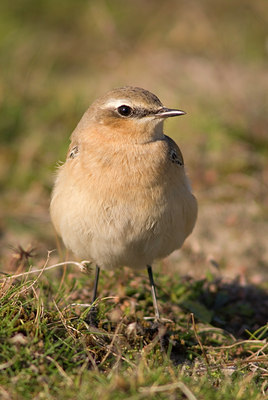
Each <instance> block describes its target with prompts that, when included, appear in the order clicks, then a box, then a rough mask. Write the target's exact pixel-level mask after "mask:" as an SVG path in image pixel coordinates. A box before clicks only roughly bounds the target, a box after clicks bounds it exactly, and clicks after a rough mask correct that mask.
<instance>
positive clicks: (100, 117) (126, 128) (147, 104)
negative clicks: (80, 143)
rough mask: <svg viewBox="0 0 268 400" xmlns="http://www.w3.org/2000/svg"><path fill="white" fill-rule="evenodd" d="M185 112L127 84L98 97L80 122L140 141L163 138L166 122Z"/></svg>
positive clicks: (126, 138)
mask: <svg viewBox="0 0 268 400" xmlns="http://www.w3.org/2000/svg"><path fill="white" fill-rule="evenodd" d="M183 114H185V112H184V111H181V110H177V109H172V108H166V107H164V106H163V104H162V103H161V101H160V100H159V99H158V97H157V96H155V95H154V94H153V93H151V92H149V91H148V90H145V89H142V88H138V87H131V86H125V87H122V88H118V89H113V90H111V91H109V92H108V93H106V94H105V95H104V96H102V97H100V98H99V99H97V100H96V101H95V102H94V103H93V104H92V105H91V106H90V107H89V109H88V110H87V112H86V113H85V115H84V117H83V119H82V121H81V123H82V124H83V125H85V124H87V123H90V124H93V125H94V126H96V128H98V130H99V131H100V132H102V133H103V134H104V135H106V136H107V135H112V136H114V135H116V136H119V135H120V136H121V138H123V137H124V140H127V141H128V140H130V138H131V141H132V142H133V141H134V142H135V141H136V142H138V143H140V142H146V141H150V140H156V139H159V138H161V137H163V121H164V120H165V119H166V118H169V117H176V116H179V115H183ZM83 120H84V121H83ZM122 136H123V137H122Z"/></svg>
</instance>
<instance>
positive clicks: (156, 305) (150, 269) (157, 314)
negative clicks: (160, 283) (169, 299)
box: [147, 265, 160, 321]
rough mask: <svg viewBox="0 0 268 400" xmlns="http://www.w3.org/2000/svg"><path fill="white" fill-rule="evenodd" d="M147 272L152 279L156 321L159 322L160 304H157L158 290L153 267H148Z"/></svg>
mask: <svg viewBox="0 0 268 400" xmlns="http://www.w3.org/2000/svg"><path fill="white" fill-rule="evenodd" d="M147 271H148V275H149V279H150V285H151V291H152V297H153V304H154V313H155V319H156V321H159V319H160V314H159V309H158V304H157V299H156V290H155V283H154V277H153V271H152V267H151V266H150V265H147Z"/></svg>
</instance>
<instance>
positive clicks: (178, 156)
mask: <svg viewBox="0 0 268 400" xmlns="http://www.w3.org/2000/svg"><path fill="white" fill-rule="evenodd" d="M165 138H166V141H167V143H168V156H169V159H170V161H171V162H173V163H174V164H178V165H181V166H183V165H184V161H183V156H182V153H181V151H180V148H179V146H178V145H177V144H176V143H175V142H174V140H172V139H171V138H170V137H169V136H166V135H165Z"/></svg>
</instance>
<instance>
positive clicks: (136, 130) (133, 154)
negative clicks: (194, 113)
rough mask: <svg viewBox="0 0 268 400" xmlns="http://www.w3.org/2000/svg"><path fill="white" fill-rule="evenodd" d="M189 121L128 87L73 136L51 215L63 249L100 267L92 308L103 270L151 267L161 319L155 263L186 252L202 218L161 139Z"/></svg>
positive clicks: (176, 154)
mask: <svg viewBox="0 0 268 400" xmlns="http://www.w3.org/2000/svg"><path fill="white" fill-rule="evenodd" d="M183 114H185V112H183V111H180V110H176V109H170V108H166V107H164V106H163V104H162V103H161V101H160V100H159V99H158V98H157V97H156V96H155V95H154V94H152V93H150V92H149V91H147V90H144V89H141V88H137V87H128V86H126V87H123V88H119V89H114V90H111V91H110V92H108V93H107V94H106V95H104V96H103V97H101V98H99V99H98V100H96V101H95V102H94V103H93V104H92V105H91V106H90V107H89V109H88V110H87V111H86V112H85V114H84V115H83V117H82V119H81V121H80V122H79V124H78V125H77V127H76V129H75V130H74V132H73V134H72V136H71V144H70V147H69V151H68V154H67V159H66V162H65V164H63V165H62V166H61V167H60V168H59V170H58V174H57V179H56V183H55V187H54V190H53V193H52V200H51V206H50V212H51V218H52V221H53V224H54V226H55V228H56V231H57V232H58V233H59V234H60V236H61V237H62V239H63V242H64V244H65V246H66V247H67V248H69V249H71V250H72V251H73V253H74V254H76V255H77V256H78V257H79V258H82V259H87V260H91V261H92V262H94V263H95V264H96V277H95V285H94V294H93V302H94V301H95V299H96V296H97V285H98V276H99V268H104V269H114V268H117V267H122V266H129V267H131V268H134V269H139V268H145V267H146V266H147V269H148V273H149V278H150V284H151V289H152V295H153V302H154V308H155V314H156V318H159V311H158V307H157V302H156V296H155V286H154V281H153V275H152V268H151V265H152V262H153V261H154V260H156V259H159V258H163V257H166V256H167V255H168V254H170V253H171V252H172V251H173V250H175V249H178V248H180V247H181V246H182V244H183V242H184V240H185V239H186V237H187V236H188V235H189V234H190V233H191V232H192V230H193V227H194V224H195V221H196V217H197V202H196V199H195V197H194V196H193V194H192V193H191V188H190V184H189V181H188V179H187V177H186V174H185V170H184V162H183V157H182V154H181V151H180V149H179V147H178V146H177V145H176V143H175V142H174V141H173V140H172V139H171V138H170V137H168V136H166V135H165V134H164V133H163V121H164V120H165V119H166V118H168V117H175V116H179V115H183Z"/></svg>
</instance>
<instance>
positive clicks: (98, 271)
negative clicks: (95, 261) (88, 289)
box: [92, 265, 100, 303]
mask: <svg viewBox="0 0 268 400" xmlns="http://www.w3.org/2000/svg"><path fill="white" fill-rule="evenodd" d="M99 275H100V267H98V266H97V265H96V272H95V281H94V288H93V296H92V303H94V302H95V300H96V298H97V290H98V283H99Z"/></svg>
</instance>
